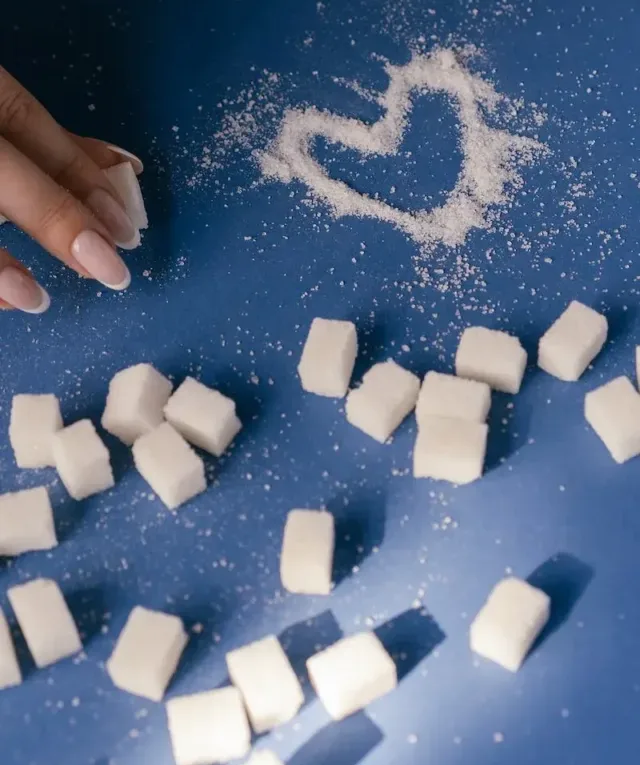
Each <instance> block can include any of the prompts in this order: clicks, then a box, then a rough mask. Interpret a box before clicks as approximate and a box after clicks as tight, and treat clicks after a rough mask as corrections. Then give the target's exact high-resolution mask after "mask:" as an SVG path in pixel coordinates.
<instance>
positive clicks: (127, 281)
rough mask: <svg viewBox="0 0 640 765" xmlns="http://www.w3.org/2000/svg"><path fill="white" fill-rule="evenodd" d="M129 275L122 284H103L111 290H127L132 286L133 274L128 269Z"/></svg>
mask: <svg viewBox="0 0 640 765" xmlns="http://www.w3.org/2000/svg"><path fill="white" fill-rule="evenodd" d="M126 271H127V275H126V276H125V278H124V279H123V280H122V281H121V282H120V284H107V283H106V282H101V283H102V284H104V286H105V287H108V288H109V289H110V290H116V291H117V290H126V289H127V287H128V286H129V285H130V284H131V272H130V271H129V269H128V268H127V269H126Z"/></svg>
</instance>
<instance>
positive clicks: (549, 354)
mask: <svg viewBox="0 0 640 765" xmlns="http://www.w3.org/2000/svg"><path fill="white" fill-rule="evenodd" d="M607 329H608V325H607V319H606V317H604V316H603V315H602V314H600V313H598V312H597V311H594V310H593V308H589V307H588V306H586V305H583V304H582V303H579V302H578V301H577V300H573V301H572V302H571V303H569V307H568V308H567V309H566V310H565V312H564V313H563V314H562V316H560V318H559V319H557V320H556V321H555V322H554V323H553V324H552V325H551V326H550V327H549V329H548V330H547V331H546V332H545V333H544V335H543V336H542V337H541V338H540V343H539V345H538V366H539V367H540V368H541V369H544V371H545V372H548V373H549V374H550V375H553V376H554V377H557V378H558V379H560V380H565V381H566V382H574V381H575V380H578V379H579V378H580V376H581V375H582V373H583V372H584V370H585V369H586V368H587V367H588V366H589V364H590V363H591V362H592V361H593V359H595V357H596V356H597V355H598V354H599V353H600V351H601V350H602V346H603V345H604V343H605V341H606V339H607Z"/></svg>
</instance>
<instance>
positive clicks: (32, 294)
mask: <svg viewBox="0 0 640 765" xmlns="http://www.w3.org/2000/svg"><path fill="white" fill-rule="evenodd" d="M0 298H1V299H2V300H4V301H5V303H9V305H12V306H13V307H14V308H17V309H19V310H20V311H24V312H25V313H44V312H45V311H46V310H47V308H48V307H49V306H50V305H51V298H50V297H49V295H48V293H47V292H45V290H43V289H42V287H41V286H40V285H39V284H38V282H37V281H36V280H35V279H33V278H32V277H31V276H29V274H27V273H25V272H24V271H21V270H20V269H19V268H14V266H6V268H3V269H2V271H0Z"/></svg>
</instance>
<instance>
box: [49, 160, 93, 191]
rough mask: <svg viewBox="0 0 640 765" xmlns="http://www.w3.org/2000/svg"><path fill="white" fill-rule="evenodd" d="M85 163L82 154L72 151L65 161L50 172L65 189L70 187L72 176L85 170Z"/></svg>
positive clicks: (77, 175) (74, 176) (75, 176)
mask: <svg viewBox="0 0 640 765" xmlns="http://www.w3.org/2000/svg"><path fill="white" fill-rule="evenodd" d="M85 170H86V168H85V163H84V161H83V158H82V155H81V154H80V153H79V152H78V153H76V152H74V153H73V154H72V155H71V156H70V157H69V158H68V159H67V160H66V161H64V162H62V164H60V166H59V167H57V168H56V169H55V171H54V172H53V173H51V177H52V178H53V180H54V181H55V182H56V183H58V184H59V185H60V186H62V187H63V188H65V189H69V188H71V186H72V185H73V184H72V181H73V179H74V178H78V177H79V176H82V175H83V174H84V172H85Z"/></svg>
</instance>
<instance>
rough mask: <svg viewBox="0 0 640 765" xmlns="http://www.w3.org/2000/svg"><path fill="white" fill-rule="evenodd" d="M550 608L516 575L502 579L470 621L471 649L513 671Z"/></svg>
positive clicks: (545, 597)
mask: <svg viewBox="0 0 640 765" xmlns="http://www.w3.org/2000/svg"><path fill="white" fill-rule="evenodd" d="M550 608H551V601H550V599H549V596H548V595H547V594H546V593H544V592H542V590H538V589H537V588H536V587H532V586H531V585H530V584H528V583H527V582H525V581H523V580H522V579H517V578H516V577H509V578H507V579H503V580H502V581H501V582H498V584H497V585H496V586H495V587H494V588H493V590H492V591H491V594H490V595H489V598H488V599H487V602H486V603H485V604H484V606H483V607H482V609H481V611H480V613H479V614H478V615H477V616H476V618H475V619H474V620H473V624H472V625H471V632H470V638H471V640H470V642H471V650H472V651H474V653H477V654H479V655H480V656H483V657H484V658H485V659H490V660H491V661H494V662H496V664H500V665H501V666H502V667H504V668H505V669H508V670H510V671H511V672H517V671H518V670H519V669H520V667H521V666H522V662H523V661H524V660H525V658H526V656H527V654H528V653H529V649H530V648H531V646H532V645H533V643H534V641H535V639H536V638H537V637H538V635H539V634H540V633H541V632H542V630H543V628H544V626H545V624H546V623H547V621H548V620H549V612H550Z"/></svg>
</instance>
